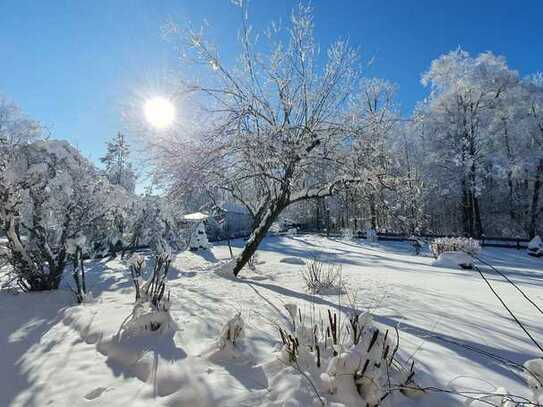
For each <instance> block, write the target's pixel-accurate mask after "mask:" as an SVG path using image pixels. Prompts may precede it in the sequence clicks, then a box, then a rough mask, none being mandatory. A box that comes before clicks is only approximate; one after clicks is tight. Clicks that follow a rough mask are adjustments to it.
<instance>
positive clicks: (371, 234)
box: [366, 228, 377, 242]
mask: <svg viewBox="0 0 543 407" xmlns="http://www.w3.org/2000/svg"><path fill="white" fill-rule="evenodd" d="M366 239H367V240H368V242H376V241H377V231H376V230H375V229H373V228H369V229H368V230H367V231H366Z"/></svg>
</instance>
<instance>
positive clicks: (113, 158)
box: [100, 132, 136, 192]
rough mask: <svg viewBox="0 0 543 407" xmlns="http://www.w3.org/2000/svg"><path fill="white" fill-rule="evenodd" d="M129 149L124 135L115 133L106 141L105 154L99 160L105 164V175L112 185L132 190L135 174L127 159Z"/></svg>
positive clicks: (134, 184) (134, 185) (134, 183)
mask: <svg viewBox="0 0 543 407" xmlns="http://www.w3.org/2000/svg"><path fill="white" fill-rule="evenodd" d="M129 156H130V150H129V145H128V144H127V142H126V139H125V137H124V135H123V134H122V133H121V132H118V133H117V135H116V136H115V137H114V138H113V139H112V140H111V141H108V142H107V152H106V155H105V156H104V157H102V158H100V161H101V162H102V163H104V164H105V166H106V170H105V173H106V177H107V178H108V179H109V182H110V183H112V184H114V185H120V186H122V187H123V188H125V189H126V190H127V191H128V192H134V189H135V187H136V174H135V173H134V170H133V168H132V164H131V163H130V161H129Z"/></svg>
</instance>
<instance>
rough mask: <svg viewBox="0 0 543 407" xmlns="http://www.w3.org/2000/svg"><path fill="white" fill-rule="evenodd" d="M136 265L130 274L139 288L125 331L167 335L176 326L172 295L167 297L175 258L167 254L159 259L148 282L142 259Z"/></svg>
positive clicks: (134, 259)
mask: <svg viewBox="0 0 543 407" xmlns="http://www.w3.org/2000/svg"><path fill="white" fill-rule="evenodd" d="M132 261H133V263H132V264H131V265H130V272H131V274H132V281H133V282H134V286H135V288H136V301H135V304H134V309H133V311H132V315H131V317H130V319H129V320H128V321H127V322H126V323H125V324H123V327H122V328H123V329H124V330H125V332H129V333H131V334H136V335H137V334H140V333H142V332H146V331H152V332H154V331H160V332H164V331H165V330H167V329H168V327H169V326H170V325H172V324H173V320H172V318H171V316H170V293H169V292H168V294H167V295H166V280H167V275H168V270H169V267H170V262H171V257H170V256H169V254H167V253H164V254H161V255H158V256H156V257H155V263H154V267H153V273H152V275H151V277H150V278H149V279H148V280H144V278H143V277H142V275H143V271H142V268H143V267H144V264H145V262H144V259H142V256H140V257H137V256H134V257H132V259H131V262H132ZM138 267H140V268H139V269H138Z"/></svg>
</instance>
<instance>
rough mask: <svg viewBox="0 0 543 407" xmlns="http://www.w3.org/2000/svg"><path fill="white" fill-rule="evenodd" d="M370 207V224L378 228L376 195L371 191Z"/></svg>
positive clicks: (374, 228)
mask: <svg viewBox="0 0 543 407" xmlns="http://www.w3.org/2000/svg"><path fill="white" fill-rule="evenodd" d="M368 202H369V207H370V224H371V228H372V229H373V230H377V214H376V213H375V212H376V211H375V197H374V196H373V193H371V194H370V195H369V197H368Z"/></svg>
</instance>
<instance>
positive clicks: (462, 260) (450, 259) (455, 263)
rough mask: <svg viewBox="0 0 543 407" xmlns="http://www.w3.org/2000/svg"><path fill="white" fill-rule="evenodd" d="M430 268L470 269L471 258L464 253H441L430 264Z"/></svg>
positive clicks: (471, 265)
mask: <svg viewBox="0 0 543 407" xmlns="http://www.w3.org/2000/svg"><path fill="white" fill-rule="evenodd" d="M432 266H436V267H451V268H458V267H460V268H463V269H472V268H473V258H472V257H471V256H469V255H468V254H466V253H464V252H443V253H441V254H440V255H439V256H438V257H437V259H436V260H434V261H433V262H432Z"/></svg>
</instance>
